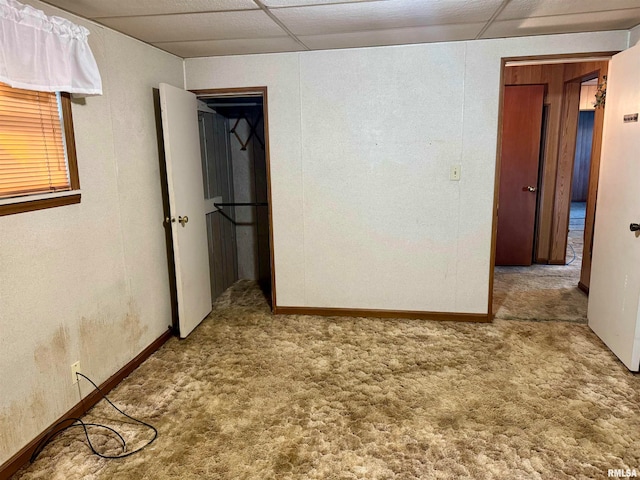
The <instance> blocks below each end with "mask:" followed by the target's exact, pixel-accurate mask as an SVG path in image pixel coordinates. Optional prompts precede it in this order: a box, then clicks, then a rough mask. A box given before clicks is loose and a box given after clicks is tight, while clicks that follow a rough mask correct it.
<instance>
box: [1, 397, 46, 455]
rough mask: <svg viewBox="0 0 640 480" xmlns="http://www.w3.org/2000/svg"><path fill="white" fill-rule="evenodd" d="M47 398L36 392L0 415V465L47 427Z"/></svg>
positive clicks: (13, 404) (14, 403) (10, 406)
mask: <svg viewBox="0 0 640 480" xmlns="http://www.w3.org/2000/svg"><path fill="white" fill-rule="evenodd" d="M49 414H50V412H49V409H48V408H47V396H46V394H45V392H44V391H43V390H37V391H36V392H34V393H32V394H31V395H30V396H29V398H27V399H24V400H20V401H16V402H13V403H12V404H11V405H9V407H7V408H6V409H3V411H2V413H0V464H2V463H4V462H5V461H6V460H8V459H9V458H10V457H11V455H13V454H14V453H15V452H16V451H17V450H18V449H20V448H22V447H23V446H24V445H26V444H27V443H28V442H29V441H31V439H32V438H34V437H35V436H36V435H38V434H39V433H40V432H41V431H42V430H44V429H45V428H46V427H48V426H49V424H50V423H51V419H49Z"/></svg>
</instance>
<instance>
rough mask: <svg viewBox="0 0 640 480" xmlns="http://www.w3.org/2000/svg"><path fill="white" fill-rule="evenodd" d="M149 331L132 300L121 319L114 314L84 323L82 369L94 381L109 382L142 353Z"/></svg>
mask: <svg viewBox="0 0 640 480" xmlns="http://www.w3.org/2000/svg"><path fill="white" fill-rule="evenodd" d="M147 330H148V326H147V325H143V324H142V321H141V320H140V314H139V313H138V311H137V308H136V306H135V305H134V303H133V302H132V301H130V302H129V304H128V309H127V313H126V314H125V315H123V316H121V317H119V318H114V317H112V316H110V315H103V316H97V317H93V318H87V317H83V318H82V319H81V321H80V339H79V340H80V360H81V362H82V368H83V370H85V372H86V373H87V375H88V376H90V377H92V378H93V380H94V381H96V382H100V381H104V380H106V378H108V377H109V376H111V375H112V374H113V373H115V372H116V371H117V370H118V369H119V368H120V367H122V366H123V365H124V364H126V363H127V362H128V361H130V360H131V359H132V358H133V357H134V356H135V355H137V354H138V353H139V351H140V350H141V344H140V342H141V339H142V336H143V335H144V333H145V332H146V331H147Z"/></svg>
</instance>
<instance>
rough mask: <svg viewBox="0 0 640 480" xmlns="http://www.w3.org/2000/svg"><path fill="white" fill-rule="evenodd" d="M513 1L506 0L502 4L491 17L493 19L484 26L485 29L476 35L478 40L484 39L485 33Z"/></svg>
mask: <svg viewBox="0 0 640 480" xmlns="http://www.w3.org/2000/svg"><path fill="white" fill-rule="evenodd" d="M510 1H511V0H504V1H503V2H502V5H500V6H499V7H498V9H497V10H496V11H495V13H494V14H493V15H492V16H491V18H490V19H489V20H488V21H487V23H486V24H485V25H484V27H482V30H480V31H479V32H478V34H477V35H476V38H475V39H476V40H479V39H480V38H482V35H484V32H486V31H487V30H488V29H489V27H490V26H491V24H492V23H493V22H494V21H495V20H496V18H498V16H500V14H501V13H502V11H503V10H504V9H505V8H507V5H509V2H510Z"/></svg>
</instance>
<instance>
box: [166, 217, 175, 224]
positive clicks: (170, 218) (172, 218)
mask: <svg viewBox="0 0 640 480" xmlns="http://www.w3.org/2000/svg"><path fill="white" fill-rule="evenodd" d="M175 221H176V217H164V223H166V224H167V225H169V224H170V223H171V222H175Z"/></svg>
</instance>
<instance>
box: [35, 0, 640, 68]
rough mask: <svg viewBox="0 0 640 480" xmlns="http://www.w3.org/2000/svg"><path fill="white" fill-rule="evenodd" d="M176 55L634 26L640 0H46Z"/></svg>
mask: <svg viewBox="0 0 640 480" xmlns="http://www.w3.org/2000/svg"><path fill="white" fill-rule="evenodd" d="M46 3H49V4H51V5H55V6H57V7H60V8H62V9H64V10H67V11H69V12H72V13H75V14H77V15H80V16H82V17H86V18H89V19H91V20H94V21H95V22H97V23H100V24H103V25H106V26H107V27H111V28H113V29H115V30H118V31H120V32H123V33H125V34H127V35H130V36H132V37H135V38H138V39H140V40H142V41H144V42H147V43H150V44H151V45H155V46H157V47H158V48H161V49H163V50H166V51H167V52H171V53H174V54H176V55H178V56H181V57H185V58H189V57H201V56H212V55H238V54H251V53H270V52H295V51H304V50H323V49H332V48H351V47H366V46H378V45H399V44H409V43H425V42H442V41H453V40H473V39H486V38H501V37H520V36H528V35H546V34H554V33H574V32H592V31H601V30H628V29H630V28H633V27H635V26H636V25H638V24H640V0H346V1H340V0H109V1H105V0H47V2H46Z"/></svg>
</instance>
